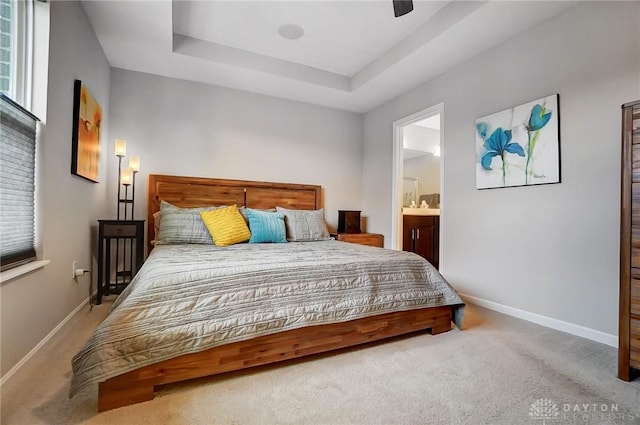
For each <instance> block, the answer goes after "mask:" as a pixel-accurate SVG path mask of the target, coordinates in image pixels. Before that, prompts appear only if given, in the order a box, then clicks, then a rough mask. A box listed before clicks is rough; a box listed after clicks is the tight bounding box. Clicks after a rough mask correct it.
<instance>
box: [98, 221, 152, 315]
mask: <svg viewBox="0 0 640 425" xmlns="http://www.w3.org/2000/svg"><path fill="white" fill-rule="evenodd" d="M112 261H113V262H114V264H113V265H112ZM143 261H144V220H98V297H97V300H96V303H97V304H101V303H102V297H103V296H106V295H110V294H119V293H120V292H122V290H123V289H124V288H125V287H126V286H127V285H128V284H129V282H131V279H133V276H135V274H136V273H137V272H138V270H140V267H141V266H142V263H143Z"/></svg>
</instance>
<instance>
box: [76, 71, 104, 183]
mask: <svg viewBox="0 0 640 425" xmlns="http://www.w3.org/2000/svg"><path fill="white" fill-rule="evenodd" d="M101 129H102V108H101V107H100V105H99V104H98V102H97V101H96V100H95V99H94V98H93V96H92V95H91V92H89V89H88V88H87V87H86V86H85V85H84V84H82V82H81V81H80V80H76V81H75V84H74V88H73V135H72V149H71V174H75V175H77V176H80V177H83V178H85V179H87V180H90V181H92V182H94V183H98V171H99V165H100V130H101Z"/></svg>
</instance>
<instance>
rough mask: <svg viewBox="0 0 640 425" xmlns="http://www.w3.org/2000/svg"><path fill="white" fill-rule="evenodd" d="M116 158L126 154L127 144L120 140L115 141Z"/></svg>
mask: <svg viewBox="0 0 640 425" xmlns="http://www.w3.org/2000/svg"><path fill="white" fill-rule="evenodd" d="M115 151H116V156H119V157H121V158H122V157H123V156H125V155H126V154H127V142H126V141H125V140H122V139H116V148H115Z"/></svg>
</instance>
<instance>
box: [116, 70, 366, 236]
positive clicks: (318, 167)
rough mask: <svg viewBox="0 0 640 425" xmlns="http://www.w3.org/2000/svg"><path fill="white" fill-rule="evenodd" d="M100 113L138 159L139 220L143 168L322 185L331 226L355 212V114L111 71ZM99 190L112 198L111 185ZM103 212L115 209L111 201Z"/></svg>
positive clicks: (358, 146) (358, 171) (358, 122)
mask: <svg viewBox="0 0 640 425" xmlns="http://www.w3.org/2000/svg"><path fill="white" fill-rule="evenodd" d="M110 119H111V125H110V133H111V135H112V136H113V138H114V139H115V138H122V139H125V140H127V155H131V154H133V155H135V154H138V155H140V156H141V164H142V166H141V172H140V174H139V175H138V177H137V179H136V199H137V200H139V201H136V217H137V218H139V219H144V218H146V183H147V176H148V175H149V174H171V175H185V176H203V177H215V178H229V179H244V180H262V181H274V182H287V183H307V184H318V185H322V187H323V189H324V191H323V195H324V206H325V218H326V219H327V221H328V222H329V224H330V225H331V226H336V225H337V221H338V213H337V210H339V209H347V210H348V209H360V205H361V186H362V167H361V156H362V115H361V114H356V113H352V112H344V111H339V110H335V109H330V108H326V107H320V106H314V105H309V104H305V103H299V102H293V101H290V100H284V99H278V98H274V97H269V96H263V95H257V94H253V93H248V92H243V91H239V90H233V89H228V88H223V87H216V86H210V85H204V84H200V83H193V82H188V81H184V80H177V79H172V78H166V77H159V76H154V75H149V74H143V73H139V72H133V71H126V70H122V69H113V70H112V72H111V115H110ZM109 143H110V146H109V148H108V152H109V161H110V164H109V173H110V176H111V178H112V180H113V179H115V178H116V169H117V162H116V158H115V157H114V156H113V155H112V154H111V153H112V152H113V143H114V142H113V140H110V141H109ZM125 163H126V161H125ZM111 170H113V172H111ZM138 183H139V184H138ZM109 190H110V191H111V192H110V195H109V199H112V198H113V199H115V197H116V195H115V190H116V184H115V183H113V184H109ZM112 209H113V210H114V212H113V214H114V215H115V201H114V202H113V207H112Z"/></svg>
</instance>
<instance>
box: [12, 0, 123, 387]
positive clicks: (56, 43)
mask: <svg viewBox="0 0 640 425" xmlns="http://www.w3.org/2000/svg"><path fill="white" fill-rule="evenodd" d="M50 12H51V15H50V16H51V21H50V25H51V32H50V37H49V42H50V54H49V81H48V98H47V116H46V117H43V120H45V121H46V130H45V135H46V138H45V140H43V141H42V143H41V144H40V145H39V146H38V149H40V151H39V153H38V155H39V157H40V158H44V161H43V162H42V163H41V164H40V165H39V168H38V171H39V173H40V175H39V178H40V183H41V184H40V186H39V189H41V192H40V193H39V195H38V201H39V208H40V209H41V211H42V217H43V220H42V223H41V224H40V226H39V231H38V235H39V236H40V237H41V243H42V248H43V250H42V254H43V255H42V257H43V258H44V259H48V260H50V261H51V262H50V264H48V265H47V266H45V267H44V268H42V269H39V270H37V271H34V272H32V273H29V274H27V275H24V276H22V277H20V278H17V279H14V280H11V281H9V282H5V283H4V284H2V287H1V288H0V291H2V293H1V295H2V296H1V297H0V298H1V316H0V323H1V327H0V331H1V332H0V333H1V335H2V337H1V345H2V352H1V355H2V365H1V371H2V374H3V375H4V374H5V373H6V372H7V371H9V370H10V369H11V368H12V367H13V366H14V365H15V364H16V363H17V362H18V361H19V360H20V359H21V358H22V357H24V356H25V355H26V354H27V353H28V352H29V351H30V350H31V349H32V348H33V347H35V346H36V344H38V343H39V342H40V341H41V340H42V338H44V337H45V336H46V335H47V334H48V333H49V332H50V331H51V330H52V329H53V328H54V327H55V326H56V325H58V324H59V323H60V322H61V321H62V320H63V319H64V318H65V317H66V316H67V315H69V313H71V311H73V309H74V308H76V307H77V306H78V305H79V304H80V303H81V302H82V301H83V300H85V299H86V298H87V297H88V294H89V289H88V286H89V279H90V278H89V276H84V277H81V278H80V279H79V280H78V281H77V282H76V281H75V280H73V279H72V278H71V262H72V261H73V260H78V262H79V266H81V267H84V268H91V267H92V255H91V253H92V246H93V244H92V237H93V236H92V226H93V227H95V225H96V219H98V218H100V216H102V215H103V213H104V212H105V199H106V196H107V195H106V194H107V191H106V187H107V184H106V182H105V180H106V172H105V166H106V160H105V158H106V156H105V145H107V144H108V143H107V141H108V140H109V137H108V134H107V132H106V128H107V126H108V110H109V80H110V67H109V64H108V62H107V60H106V57H105V55H104V53H103V51H102V47H101V46H100V44H99V43H98V40H97V38H96V36H95V33H94V32H93V29H92V27H91V25H90V23H89V19H88V18H87V16H86V14H85V12H84V9H83V8H82V6H81V5H80V3H78V2H66V1H65V2H58V1H55V2H51V3H50ZM75 79H80V80H82V81H83V82H84V83H85V84H86V85H87V86H88V87H89V89H90V90H91V93H92V94H93V96H94V97H95V99H96V100H97V101H98V102H99V103H100V105H101V106H102V108H103V114H104V115H103V117H104V119H105V121H104V128H103V133H102V154H103V156H102V159H101V165H100V183H99V184H94V183H90V182H88V181H86V180H83V179H81V178H79V177H76V176H72V175H71V174H70V171H69V170H70V167H71V132H72V128H71V127H72V126H71V117H72V111H73V83H74V80H75Z"/></svg>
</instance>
